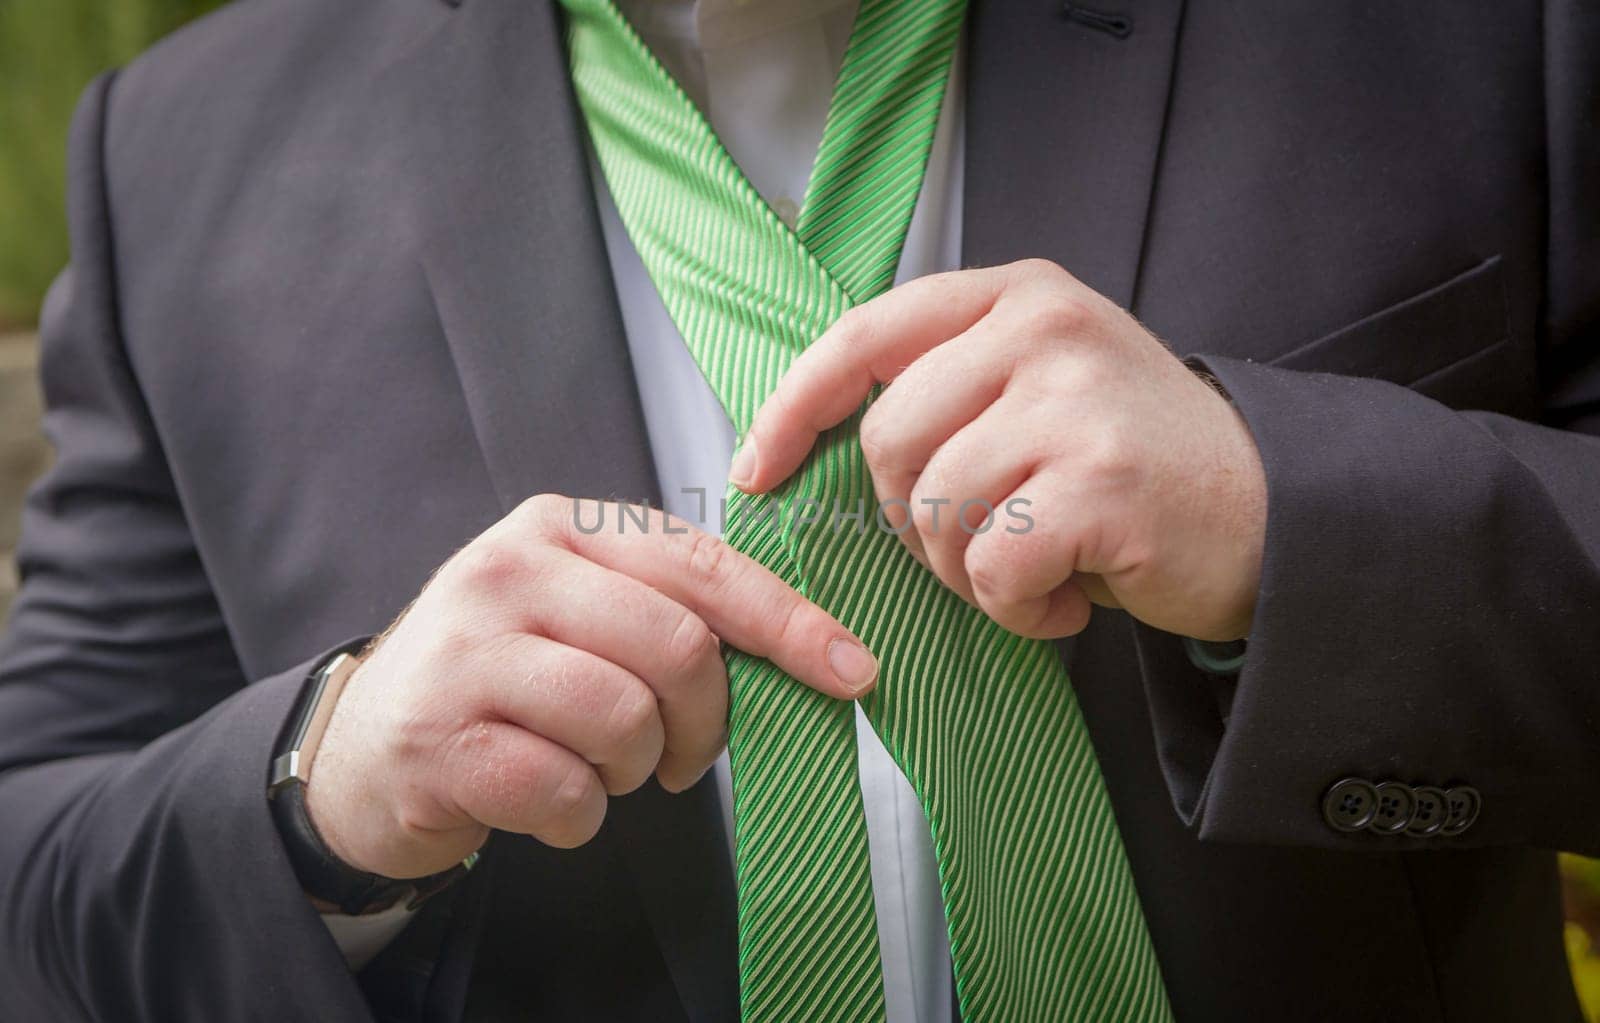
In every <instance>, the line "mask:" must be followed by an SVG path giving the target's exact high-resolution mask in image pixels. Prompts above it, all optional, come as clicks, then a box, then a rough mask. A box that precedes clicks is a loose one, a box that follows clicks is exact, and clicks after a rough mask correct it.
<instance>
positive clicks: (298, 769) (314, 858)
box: [269, 644, 476, 916]
mask: <svg viewBox="0 0 1600 1023" xmlns="http://www.w3.org/2000/svg"><path fill="white" fill-rule="evenodd" d="M355 647H356V645H355V644H350V645H347V646H346V647H344V648H342V649H341V650H339V651H337V652H335V654H334V655H333V656H332V657H330V658H329V659H328V660H326V661H325V662H324V663H323V664H322V665H321V666H319V668H318V669H317V670H315V671H314V672H313V673H312V674H311V676H310V677H309V678H308V679H307V681H306V686H305V692H304V694H303V695H302V697H301V703H300V706H299V707H298V708H297V711H296V714H295V717H294V719H293V720H292V721H291V722H290V726H289V728H288V730H287V732H286V735H285V737H284V738H283V739H282V740H281V741H280V744H279V749H278V751H277V755H276V757H275V758H274V760H273V771H272V778H271V782H270V786H269V797H270V798H271V801H272V813H273V819H274V821H275V823H276V824H277V826H278V833H279V836H280V838H281V839H282V841H283V844H284V848H285V851H286V852H287V853H288V856H289V860H290V863H291V865H292V866H293V868H294V872H295V875H296V877H297V878H299V880H300V884H301V887H302V888H303V889H304V891H305V893H306V895H307V897H308V898H309V899H310V900H311V902H312V905H313V906H315V907H316V908H317V909H318V910H319V911H321V912H339V913H343V914H346V915H350V916H359V915H364V914H367V913H373V912H379V911H381V910H384V909H387V908H391V907H393V906H394V905H396V904H397V903H399V902H401V901H402V900H406V901H408V902H409V904H410V905H412V906H415V905H418V904H420V903H421V902H422V901H423V900H424V899H426V898H428V897H430V896H432V895H433V894H435V893H437V892H438V891H441V890H443V889H444V888H445V887H447V886H449V885H450V884H451V883H452V882H454V881H455V880H456V879H457V878H458V877H459V876H461V875H462V874H464V873H465V872H466V871H467V870H469V869H471V866H472V865H473V863H474V862H475V861H476V855H475V854H474V855H473V856H470V857H468V858H467V860H466V861H464V862H462V863H459V864H454V865H452V866H451V867H450V868H449V869H446V870H443V871H440V872H438V873H435V874H430V875H428V876H426V877H419V878H414V879H397V878H391V877H387V876H384V875H381V874H378V873H375V872H373V871H370V870H365V869H362V868H361V867H360V866H358V865H356V864H355V863H353V862H352V861H351V860H350V859H347V858H346V857H345V856H344V855H342V852H343V849H342V843H341V847H340V850H339V851H335V847H334V846H332V845H330V843H329V842H328V840H327V838H326V836H325V833H324V831H323V830H322V829H321V828H319V827H318V825H317V823H316V822H314V821H313V820H312V816H311V811H310V807H309V805H308V804H309V796H310V791H311V789H310V784H311V780H312V778H313V776H314V773H315V768H316V763H317V760H318V759H319V757H318V754H319V752H320V750H321V744H322V739H323V736H324V735H325V734H326V732H327V730H328V724H329V721H330V720H331V719H332V716H333V712H334V708H335V707H336V706H337V704H338V701H339V697H340V695H341V694H342V692H343V689H344V687H345V684H346V683H347V682H348V681H349V679H350V678H351V676H352V675H353V674H354V673H355V669H356V668H357V667H358V666H359V661H357V660H356V657H355V655H354V653H353V652H352V651H353V650H354V649H355Z"/></svg>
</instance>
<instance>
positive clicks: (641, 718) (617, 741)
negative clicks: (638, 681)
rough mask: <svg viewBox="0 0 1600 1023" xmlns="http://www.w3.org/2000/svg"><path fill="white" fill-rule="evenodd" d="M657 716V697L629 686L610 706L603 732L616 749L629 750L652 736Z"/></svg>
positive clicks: (640, 688)
mask: <svg viewBox="0 0 1600 1023" xmlns="http://www.w3.org/2000/svg"><path fill="white" fill-rule="evenodd" d="M656 715H657V711H656V699H655V696H654V695H653V694H652V693H651V692H650V690H649V689H648V688H647V687H645V686H642V685H630V686H628V687H627V688H626V689H625V690H624V691H623V692H622V693H621V695H619V696H618V697H617V699H616V701H615V702H614V703H613V704H612V705H611V712H610V714H609V715H608V716H607V721H606V733H607V734H608V735H609V736H610V737H611V741H612V744H613V745H614V746H615V747H616V748H617V749H619V750H624V749H632V748H634V747H635V746H638V745H640V744H641V743H643V742H645V741H646V740H648V739H650V738H651V737H653V736H654V735H655V732H656Z"/></svg>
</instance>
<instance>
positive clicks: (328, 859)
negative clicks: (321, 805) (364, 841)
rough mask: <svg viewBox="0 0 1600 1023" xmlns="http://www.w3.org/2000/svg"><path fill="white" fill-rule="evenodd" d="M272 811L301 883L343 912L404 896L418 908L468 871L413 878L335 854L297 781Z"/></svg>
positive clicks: (458, 868)
mask: <svg viewBox="0 0 1600 1023" xmlns="http://www.w3.org/2000/svg"><path fill="white" fill-rule="evenodd" d="M272 813H273V817H274V818H275V819H276V821H277V824H278V833H279V835H281V836H282V838H283V844H284V847H285V849H287V850H288V853H289V862H290V864H291V865H292V866H293V867H294V873H295V877H297V878H299V880H300V887H301V888H302V889H303V890H304V891H305V893H306V894H307V895H309V896H311V897H312V898H315V899H321V900H322V901H323V902H327V903H331V904H332V905H335V906H337V907H339V912H341V913H347V914H349V915H351V916H359V915H361V914H362V913H370V912H374V911H376V910H380V909H387V908H389V907H390V906H393V905H395V904H396V903H398V902H400V901H401V900H402V899H406V900H409V902H410V905H411V906H412V908H415V907H416V906H419V905H421V904H422V903H423V902H424V901H425V900H427V899H428V898H430V897H431V896H433V895H436V894H438V893H439V892H441V891H443V890H444V889H446V888H448V887H449V886H450V885H451V884H453V883H454V882H455V881H456V880H457V879H459V878H460V877H462V876H464V875H465V874H466V873H467V870H468V869H469V867H468V863H470V862H471V860H468V861H467V862H466V863H459V864H457V865H456V866H454V867H451V868H450V869H449V870H446V871H442V872H440V873H438V874H431V875H429V876H427V877H419V878H414V879H411V880H397V879H395V878H391V877H384V876H382V875H380V874H370V873H367V872H366V871H364V870H357V869H356V868H354V867H352V866H350V865H349V864H347V863H345V862H344V861H343V860H341V859H339V857H338V856H335V855H334V853H333V850H331V849H329V848H328V845H327V843H326V842H324V841H323V840H322V836H321V835H319V834H318V833H317V828H316V825H314V824H312V823H311V814H310V813H309V812H308V811H307V810H306V789H305V786H304V785H301V784H299V783H298V782H295V783H292V784H289V785H285V786H284V787H283V788H281V789H279V790H278V792H277V793H276V794H275V795H274V797H273V800H272Z"/></svg>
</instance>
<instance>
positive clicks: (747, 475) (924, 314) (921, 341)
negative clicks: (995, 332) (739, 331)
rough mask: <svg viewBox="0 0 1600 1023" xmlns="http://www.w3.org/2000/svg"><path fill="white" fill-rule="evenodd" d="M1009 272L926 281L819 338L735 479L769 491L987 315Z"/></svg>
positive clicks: (784, 382) (766, 409) (767, 409)
mask: <svg viewBox="0 0 1600 1023" xmlns="http://www.w3.org/2000/svg"><path fill="white" fill-rule="evenodd" d="M1006 271H1007V268H1005V267H992V268H988V269H983V270H958V271H954V272H952V273H943V274H933V275H931V276H928V277H919V278H917V279H916V280H914V281H909V282H907V283H905V284H902V285H901V286H900V287H898V288H895V289H894V290H893V291H889V292H887V293H885V294H883V295H880V296H878V297H877V298H875V299H873V300H872V301H870V302H867V303H864V304H862V305H859V306H856V307H855V308H854V309H851V310H849V311H848V312H846V313H845V314H844V315H843V316H841V317H839V319H838V320H837V321H835V322H834V324H833V326H831V327H829V328H828V329H827V331H825V332H824V333H823V335H822V336H821V337H819V338H817V340H816V341H814V342H813V343H812V344H811V347H809V348H807V349H806V350H805V351H804V352H803V353H801V354H800V356H799V357H798V358H796V359H795V361H794V363H793V364H792V365H791V366H790V367H789V370H788V372H787V373H785V374H784V376H783V378H782V379H781V380H779V381H778V386H777V387H776V388H775V389H774V390H773V392H772V394H771V395H769V396H768V398H767V400H766V402H764V403H763V404H762V406H761V408H760V409H758V410H757V411H756V415H755V418H754V420H753V421H752V422H751V424H750V431H749V433H748V434H747V435H746V437H745V442H744V446H743V447H741V448H740V449H739V454H738V455H737V456H735V458H734V462H733V466H734V467H733V470H732V472H731V473H730V476H729V478H730V480H731V481H732V482H733V484H734V485H735V486H737V487H738V488H739V489H741V490H743V491H745V492H746V493H752V494H755V493H762V492H764V491H767V490H771V489H772V488H773V487H775V486H777V485H778V484H779V483H781V482H783V481H784V480H785V479H787V478H788V477H789V475H790V474H791V473H793V472H794V471H795V470H796V469H798V468H799V467H800V463H801V462H803V461H805V458H806V455H807V454H808V453H810V451H811V448H812V445H814V444H815V443H816V441H817V436H818V435H819V434H820V433H822V431H824V430H827V429H830V428H832V427H834V426H837V425H838V424H840V423H842V422H844V421H845V420H846V419H848V418H849V416H850V414H851V413H852V412H854V411H855V410H856V409H857V408H858V407H860V405H861V403H862V402H863V401H865V400H866V398H867V395H868V394H869V393H870V392H871V391H872V388H873V387H874V386H876V385H877V384H886V383H889V382H890V381H892V380H893V379H894V378H895V377H897V376H899V375H900V373H901V371H902V370H904V369H905V368H906V367H907V366H909V365H910V364H911V363H912V362H914V361H916V359H917V357H918V356H920V355H922V354H923V353H924V352H926V351H928V350H930V349H932V348H935V347H937V346H938V345H941V344H943V343H944V342H946V341H948V340H950V339H951V338H953V337H955V336H956V335H958V334H960V333H962V332H963V331H966V330H967V329H969V328H970V327H972V326H973V324H975V323H977V322H978V321H979V320H981V319H983V317H984V316H986V315H988V313H989V310H990V309H992V308H993V307H994V304H995V301H996V299H998V298H999V296H1000V291H1001V289H1002V288H1003V286H1004V283H1005V275H1006Z"/></svg>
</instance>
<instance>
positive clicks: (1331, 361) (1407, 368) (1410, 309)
mask: <svg viewBox="0 0 1600 1023" xmlns="http://www.w3.org/2000/svg"><path fill="white" fill-rule="evenodd" d="M1502 276H1503V275H1502V270H1501V259H1500V257H1499V256H1492V257H1490V258H1489V259H1486V260H1484V261H1483V262H1481V263H1479V264H1478V265H1477V266H1474V267H1472V268H1471V269H1469V270H1466V271H1464V272H1462V273H1459V274H1457V275H1455V276H1454V277H1451V278H1450V279H1449V280H1446V281H1444V282H1442V283H1440V284H1436V285H1434V286H1433V287H1431V288H1428V289H1427V290H1425V291H1422V292H1419V293H1418V294H1415V295H1413V296H1411V297H1410V298H1407V299H1404V300H1403V301H1400V302H1397V303H1395V304H1394V305H1391V306H1389V307H1387V308H1385V309H1381V310H1379V311H1378V312H1375V313H1372V314H1370V315H1368V316H1364V317H1362V318H1361V319H1359V320H1357V321H1355V322H1354V323H1351V324H1349V325H1347V326H1344V327H1341V328H1339V329H1338V330H1336V331H1334V332H1333V333H1331V334H1326V335H1324V336H1323V337H1321V338H1318V339H1317V340H1315V341H1312V342H1310V343H1308V344H1304V345H1301V346H1300V347H1298V348H1296V349H1294V350H1293V351H1291V352H1289V353H1288V354H1286V355H1283V356H1280V357H1279V358H1277V359H1274V360H1272V364H1273V365H1275V366H1281V367H1283V368H1286V369H1298V370H1316V371H1320V372H1325V373H1340V374H1344V375H1346V376H1362V377H1373V378H1375V379H1378V380H1387V381H1389V382H1390V383H1395V384H1401V385H1403V386H1407V387H1413V388H1414V389H1416V390H1419V391H1422V392H1423V393H1428V394H1430V395H1433V396H1438V397H1440V399H1441V400H1445V399H1447V398H1450V397H1455V395H1453V394H1452V393H1451V391H1452V386H1453V378H1454V377H1455V376H1456V375H1457V374H1456V373H1455V372H1454V371H1455V370H1456V369H1457V368H1458V367H1459V368H1461V369H1462V370H1463V371H1470V370H1471V369H1472V367H1473V366H1489V365H1496V364H1498V363H1500V362H1501V361H1502V360H1501V359H1496V358H1493V357H1492V355H1493V353H1492V352H1490V349H1494V348H1495V346H1497V345H1498V346H1500V348H1501V349H1509V347H1510V346H1509V345H1507V344H1505V342H1506V341H1507V340H1508V338H1509V327H1508V323H1507V306H1506V298H1505V284H1504V281H1503V279H1502ZM1471 390H1476V388H1471ZM1435 392H1440V393H1438V394H1435ZM1447 403H1450V404H1454V403H1455V402H1447Z"/></svg>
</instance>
